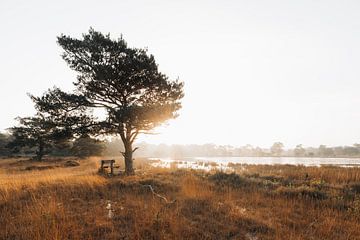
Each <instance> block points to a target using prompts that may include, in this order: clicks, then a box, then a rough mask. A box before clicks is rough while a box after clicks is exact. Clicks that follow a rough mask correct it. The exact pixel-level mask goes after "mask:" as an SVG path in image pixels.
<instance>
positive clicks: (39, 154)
mask: <svg viewBox="0 0 360 240" xmlns="http://www.w3.org/2000/svg"><path fill="white" fill-rule="evenodd" d="M43 156H44V145H43V144H41V143H40V144H39V148H38V150H37V151H36V157H35V159H36V160H37V161H41V160H42V158H43Z"/></svg>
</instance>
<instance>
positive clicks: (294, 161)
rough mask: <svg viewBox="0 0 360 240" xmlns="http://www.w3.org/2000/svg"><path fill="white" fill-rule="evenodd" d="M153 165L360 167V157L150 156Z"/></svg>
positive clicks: (228, 168) (184, 166) (226, 168)
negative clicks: (181, 157) (180, 157)
mask: <svg viewBox="0 0 360 240" xmlns="http://www.w3.org/2000/svg"><path fill="white" fill-rule="evenodd" d="M149 160H150V161H151V165H152V166H154V167H163V168H191V169H199V170H205V171H210V170H222V171H226V170H231V169H233V166H234V165H237V166H238V165H241V164H254V165H260V164H261V165H277V164H280V165H281V164H289V165H304V166H322V165H333V166H341V167H358V166H360V158H306V157H196V158H183V159H171V158H149Z"/></svg>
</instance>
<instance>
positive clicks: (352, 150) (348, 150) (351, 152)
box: [344, 146, 359, 156]
mask: <svg viewBox="0 0 360 240" xmlns="http://www.w3.org/2000/svg"><path fill="white" fill-rule="evenodd" d="M344 154H345V155H346V156H356V155H357V154H359V149H358V148H357V147H350V146H346V147H344Z"/></svg>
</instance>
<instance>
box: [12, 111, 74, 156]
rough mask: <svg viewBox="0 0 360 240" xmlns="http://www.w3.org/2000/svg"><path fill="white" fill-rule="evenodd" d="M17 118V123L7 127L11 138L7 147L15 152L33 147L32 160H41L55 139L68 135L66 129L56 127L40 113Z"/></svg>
mask: <svg viewBox="0 0 360 240" xmlns="http://www.w3.org/2000/svg"><path fill="white" fill-rule="evenodd" d="M17 120H18V121H19V125H18V126H16V127H12V128H10V129H9V131H10V132H11V134H12V136H13V140H12V141H11V142H10V143H9V144H8V147H9V148H11V149H12V150H13V151H15V152H18V151H20V150H21V149H22V148H24V147H28V148H30V149H35V150H34V153H35V157H34V160H38V161H41V160H42V158H43V156H44V155H45V154H47V153H48V152H49V151H50V149H51V147H52V146H53V144H54V143H55V142H56V141H58V140H60V139H63V138H66V137H68V134H67V133H66V131H63V130H62V129H59V128H57V126H56V125H55V124H54V123H53V122H52V121H49V120H48V119H46V118H45V117H44V116H42V115H37V116H35V117H25V118H17Z"/></svg>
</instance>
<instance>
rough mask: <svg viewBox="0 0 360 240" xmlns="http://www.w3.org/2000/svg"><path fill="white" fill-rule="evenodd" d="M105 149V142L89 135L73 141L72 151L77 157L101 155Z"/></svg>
mask: <svg viewBox="0 0 360 240" xmlns="http://www.w3.org/2000/svg"><path fill="white" fill-rule="evenodd" d="M104 149H105V144H104V142H102V141H100V140H98V139H94V138H91V137H90V136H88V135H84V136H81V137H80V138H78V139H76V140H75V141H74V142H73V146H72V148H71V153H72V154H73V155H75V156H77V157H82V158H83V157H90V156H100V155H101V154H102V153H103V151H104Z"/></svg>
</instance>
